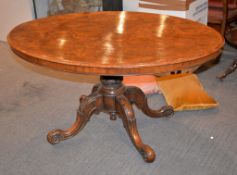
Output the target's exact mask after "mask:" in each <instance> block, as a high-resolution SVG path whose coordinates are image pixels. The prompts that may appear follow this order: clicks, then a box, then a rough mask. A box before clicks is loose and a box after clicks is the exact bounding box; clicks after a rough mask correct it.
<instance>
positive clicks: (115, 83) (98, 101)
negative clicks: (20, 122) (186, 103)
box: [47, 76, 173, 162]
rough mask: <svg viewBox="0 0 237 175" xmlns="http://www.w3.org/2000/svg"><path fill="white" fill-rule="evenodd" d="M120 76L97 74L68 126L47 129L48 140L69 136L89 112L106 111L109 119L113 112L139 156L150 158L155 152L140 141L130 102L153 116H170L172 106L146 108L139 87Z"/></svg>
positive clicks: (145, 102)
mask: <svg viewBox="0 0 237 175" xmlns="http://www.w3.org/2000/svg"><path fill="white" fill-rule="evenodd" d="M122 79H123V78H122V77H111V76H109V77H104V76H101V83H100V84H98V85H95V86H94V87H93V90H92V92H91V94H90V95H89V96H84V95H83V96H82V97H81V98H80V106H79V109H78V111H77V119H76V121H75V123H74V124H73V125H72V127H71V128H69V129H67V130H65V131H64V130H61V129H55V130H52V131H51V132H49V133H48V136H47V140H48V141H49V143H51V144H56V143H59V142H60V141H62V140H66V139H69V138H71V137H72V136H74V135H76V134H77V133H78V132H79V131H80V130H81V129H82V128H83V127H84V126H85V125H86V123H87V121H88V120H89V119H90V117H91V115H92V114H94V113H95V114H99V113H100V112H106V113H108V114H109V115H110V119H111V120H115V119H116V118H117V116H118V117H119V118H121V119H122V121H123V125H124V128H125V129H126V131H127V133H128V135H129V137H130V138H131V141H132V143H133V144H134V146H135V147H136V148H137V150H138V151H139V152H140V154H141V155H142V157H143V159H144V160H145V161H146V162H153V161H154V160H155V157H156V155H155V152H154V151H153V149H152V148H151V147H150V146H148V145H146V144H144V143H143V142H142V139H141V137H140V136H139V133H138V130H137V125H136V118H135V115H134V111H133V108H132V105H131V104H132V103H135V104H136V105H137V107H138V108H140V109H141V110H142V111H143V112H144V113H145V114H147V115H148V116H150V117H153V118H160V117H165V116H170V115H172V114H173V108H172V107H171V106H164V107H162V108H161V109H160V110H152V109H150V108H149V107H148V105H147V99H146V96H145V94H144V93H143V92H142V91H141V90H140V89H139V88H136V87H125V86H124V85H123V84H122Z"/></svg>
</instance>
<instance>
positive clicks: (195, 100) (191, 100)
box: [157, 73, 218, 111]
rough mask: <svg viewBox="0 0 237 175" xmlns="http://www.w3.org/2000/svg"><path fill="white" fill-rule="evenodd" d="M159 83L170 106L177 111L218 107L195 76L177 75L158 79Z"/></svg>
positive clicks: (188, 74)
mask: <svg viewBox="0 0 237 175" xmlns="http://www.w3.org/2000/svg"><path fill="white" fill-rule="evenodd" d="M157 83H158V86H159V88H160V89H161V92H162V93H163V95H164V97H165V99H166V102H167V104H168V105H171V106H173V108H174V110H175V111H181V110H199V109H208V108H213V107H216V106H217V105H218V104H217V102H216V101H215V100H214V99H213V98H212V97H210V96H209V95H208V94H207V92H205V90H204V89H203V87H202V85H201V83H200V81H199V79H198V77H197V76H196V75H195V74H190V73H187V74H175V75H167V76H164V77H157Z"/></svg>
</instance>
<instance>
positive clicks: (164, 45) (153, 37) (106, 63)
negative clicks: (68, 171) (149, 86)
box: [8, 12, 224, 162]
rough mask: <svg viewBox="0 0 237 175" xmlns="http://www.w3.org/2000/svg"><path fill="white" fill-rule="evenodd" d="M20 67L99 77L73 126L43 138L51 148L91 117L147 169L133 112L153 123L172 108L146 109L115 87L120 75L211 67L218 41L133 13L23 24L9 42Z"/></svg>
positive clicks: (133, 91)
mask: <svg viewBox="0 0 237 175" xmlns="http://www.w3.org/2000/svg"><path fill="white" fill-rule="evenodd" d="M8 42H9V45H10V46H11V48H12V50H13V51H14V52H15V53H16V54H18V55H19V56H20V57H22V58H23V59H25V60H27V61H29V62H32V63H35V64H38V65H42V66H45V67H50V68H53V69H57V70H61V71H68V72H74V73H83V74H97V75H100V76H101V83H100V84H97V85H95V86H94V87H93V88H92V92H91V94H90V95H88V96H85V95H83V96H82V97H81V98H80V106H79V109H78V112H77V119H76V121H75V123H74V124H73V125H72V126H71V127H70V128H69V129H67V130H61V129H55V130H52V131H50V132H49V133H48V135H47V139H48V141H49V142H50V143H51V144H56V143H59V142H60V141H62V140H65V139H69V138H71V137H73V136H75V135H76V134H77V133H78V132H79V131H80V130H81V129H82V128H83V127H84V126H85V125H86V123H87V122H88V120H89V119H90V117H91V116H92V115H93V114H98V113H100V112H106V113H108V114H109V115H110V119H111V120H115V119H116V118H117V116H118V117H119V118H121V119H122V121H123V125H124V127H125V129H126V131H127V133H128V135H129V137H130V139H131V141H132V143H133V144H134V146H135V147H136V149H137V150H138V151H139V152H140V154H141V155H142V157H143V158H144V160H145V161H146V162H153V161H154V159H155V157H156V155H155V152H154V151H153V149H152V148H151V147H150V146H148V145H146V144H144V143H143V142H142V139H141V137H140V136H139V133H138V130H137V125H136V118H135V114H134V111H133V108H132V104H135V105H136V106H137V107H138V108H139V109H141V110H142V112H143V113H145V114H146V115H148V116H149V117H152V118H159V117H164V116H170V115H172V114H173V108H172V107H171V106H164V107H162V108H161V109H159V110H152V109H150V108H149V107H148V104H147V99H146V96H145V94H144V93H143V92H142V91H141V90H140V89H139V88H137V87H126V86H124V85H123V84H122V79H123V75H130V74H155V73H163V72H167V71H176V70H181V69H186V68H192V67H197V66H199V65H201V64H202V63H204V62H206V61H209V60H211V59H214V58H215V57H216V56H217V55H218V54H219V53H220V50H221V48H222V46H223V43H224V42H223V38H222V37H221V36H220V34H218V33H217V32H215V31H214V30H213V29H211V28H209V27H206V26H204V25H201V24H198V23H195V22H192V21H189V20H184V19H180V18H175V17H168V16H163V15H155V14H146V13H133V12H97V13H81V14H70V15H64V16H54V17H48V18H45V19H40V20H36V21H31V22H27V23H24V24H21V25H19V26H17V27H16V28H14V29H13V30H12V31H11V32H10V34H9V35H8Z"/></svg>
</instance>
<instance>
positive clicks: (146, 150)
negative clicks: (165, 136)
mask: <svg viewBox="0 0 237 175" xmlns="http://www.w3.org/2000/svg"><path fill="white" fill-rule="evenodd" d="M116 102H117V103H116V105H117V106H116V108H117V111H118V115H119V116H120V118H121V119H122V121H123V125H124V128H125V129H126V131H127V133H128V135H129V137H130V139H131V141H132V143H133V144H134V146H135V147H136V148H137V150H138V151H139V152H140V154H141V155H142V157H143V159H144V160H145V161H146V162H148V163H151V162H153V161H154V160H155V157H156V155H155V152H154V151H153V149H152V148H151V147H150V146H148V145H145V144H144V143H143V142H142V140H141V138H140V136H139V133H138V130H137V124H136V118H135V116H134V112H133V109H132V106H131V104H130V102H129V101H128V99H127V98H126V97H125V96H119V97H117V98H116Z"/></svg>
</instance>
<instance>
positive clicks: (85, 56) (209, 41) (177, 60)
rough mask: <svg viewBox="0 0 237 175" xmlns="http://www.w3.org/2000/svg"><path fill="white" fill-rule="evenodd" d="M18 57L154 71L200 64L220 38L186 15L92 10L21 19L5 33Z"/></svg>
mask: <svg viewBox="0 0 237 175" xmlns="http://www.w3.org/2000/svg"><path fill="white" fill-rule="evenodd" d="M8 42H9V45H10V47H11V48H12V50H13V51H14V52H15V53H16V54H17V55H19V56H20V57H22V58H23V59H25V60H27V61H29V62H32V63H35V64H38V65H42V66H45V67H50V68H53V69H57V70H61V71H67V72H74V73H83V74H98V75H132V74H155V73H163V72H168V71H174V70H180V69H187V68H191V67H196V66H199V65H201V64H203V63H205V62H207V61H209V60H211V59H214V58H216V57H217V56H218V54H219V53H220V51H221V48H222V47H223V44H224V40H223V38H222V37H221V36H220V34H219V33H217V32H216V31H214V30H213V29H211V28H209V27H207V26H204V25H202V24H198V23H196V22H192V21H190V20H185V19H180V18H176V17H170V16H165V15H157V14H149V13H137V12H124V11H122V12H93V13H77V14H68V15H62V16H53V17H48V18H43V19H39V20H34V21H30V22H26V23H23V24H21V25H19V26H17V27H15V28H14V29H13V30H12V31H11V32H10V33H9V35H8Z"/></svg>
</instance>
